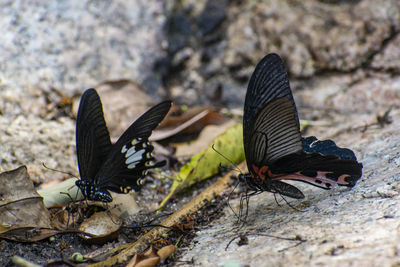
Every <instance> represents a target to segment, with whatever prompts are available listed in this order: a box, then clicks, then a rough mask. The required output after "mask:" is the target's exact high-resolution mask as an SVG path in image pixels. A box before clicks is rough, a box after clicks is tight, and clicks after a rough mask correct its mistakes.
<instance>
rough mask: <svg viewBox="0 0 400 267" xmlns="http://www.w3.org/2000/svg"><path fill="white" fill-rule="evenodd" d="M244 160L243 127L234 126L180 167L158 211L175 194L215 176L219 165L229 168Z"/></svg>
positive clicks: (239, 125)
mask: <svg viewBox="0 0 400 267" xmlns="http://www.w3.org/2000/svg"><path fill="white" fill-rule="evenodd" d="M212 145H214V149H215V150H216V151H218V152H219V153H220V154H222V155H224V156H225V157H227V158H228V159H230V160H229V161H228V160H227V159H225V158H224V157H222V156H221V155H220V154H219V153H217V152H216V151H215V150H214V149H213V148H212ZM244 159H245V156H244V148H243V127H242V125H241V124H235V125H233V126H231V127H229V128H228V129H227V130H226V131H225V132H224V133H222V134H220V135H219V136H218V137H217V138H215V139H214V140H213V141H212V142H211V143H210V144H209V146H208V147H207V148H206V149H205V150H203V151H201V152H200V153H198V154H196V155H194V156H193V157H192V158H191V159H190V160H189V161H188V162H187V163H186V164H185V165H183V166H182V168H181V169H180V171H179V173H178V175H177V177H176V178H175V179H174V182H173V184H172V186H171V189H170V193H169V194H168V196H166V197H165V198H164V200H163V201H162V202H161V204H160V206H159V209H161V208H162V207H163V206H164V205H165V204H166V203H167V201H168V200H169V199H170V198H171V197H172V196H173V195H174V194H175V193H177V192H179V191H181V190H183V189H185V188H188V187H190V186H192V185H194V184H195V183H197V182H199V181H202V180H205V179H207V178H210V177H211V176H213V175H215V174H217V173H218V172H219V169H220V166H221V165H222V166H231V165H232V163H239V162H241V161H243V160H244Z"/></svg>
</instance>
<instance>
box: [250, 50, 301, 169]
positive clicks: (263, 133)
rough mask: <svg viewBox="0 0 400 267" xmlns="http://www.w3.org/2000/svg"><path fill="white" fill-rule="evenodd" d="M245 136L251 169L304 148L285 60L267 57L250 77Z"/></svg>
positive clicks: (272, 56)
mask: <svg viewBox="0 0 400 267" xmlns="http://www.w3.org/2000/svg"><path fill="white" fill-rule="evenodd" d="M243 136H244V148H245V153H246V160H247V164H248V167H249V170H251V169H252V165H253V164H256V165H257V166H261V165H269V164H271V163H273V162H274V161H275V160H277V159H279V158H281V157H284V156H286V155H289V154H292V153H296V152H298V151H301V149H302V144H301V135H300V130H299V120H298V116H297V110H296V106H295V104H294V100H293V96H292V92H291V90H290V85H289V80H288V76H287V73H286V70H285V67H284V65H283V62H282V60H281V59H280V57H279V56H278V55H276V54H269V55H267V56H266V57H264V58H263V59H262V60H261V61H260V63H259V64H258V65H257V66H256V69H255V71H254V73H253V75H252V77H251V79H250V82H249V86H248V89H247V94H246V100H245V105H244V118H243Z"/></svg>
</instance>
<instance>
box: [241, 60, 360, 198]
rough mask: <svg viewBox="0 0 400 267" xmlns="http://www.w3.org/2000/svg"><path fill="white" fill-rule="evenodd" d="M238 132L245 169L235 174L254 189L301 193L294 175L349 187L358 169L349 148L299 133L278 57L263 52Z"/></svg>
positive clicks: (298, 195) (314, 182)
mask: <svg viewBox="0 0 400 267" xmlns="http://www.w3.org/2000/svg"><path fill="white" fill-rule="evenodd" d="M243 138H244V150H245V155H246V161H247V167H248V170H249V174H241V175H240V176H239V179H240V180H241V181H243V182H245V183H246V184H247V185H248V187H249V188H250V189H252V190H254V191H255V192H256V193H257V192H263V191H268V192H273V193H279V194H282V195H285V196H288V197H292V198H304V195H303V193H302V192H301V191H300V190H299V189H297V188H296V187H294V186H293V185H290V184H287V183H284V182H282V181H281V180H297V181H302V182H306V183H309V184H311V185H314V186H317V187H320V188H323V189H330V188H331V187H332V186H333V185H334V184H338V185H342V186H347V187H353V186H354V185H355V184H356V182H357V180H358V179H360V177H361V175H362V171H361V170H362V164H361V163H359V162H357V158H356V156H355V155H354V152H353V151H351V150H350V149H347V148H340V147H338V146H336V144H335V143H334V142H333V141H331V140H325V141H319V140H318V139H317V138H316V137H314V136H311V137H306V138H304V137H302V136H301V134H300V123H299V118H298V115H297V110H296V104H295V103H294V99H293V95H292V91H291V89H290V85H289V79H288V75H287V73H286V70H285V66H284V64H283V61H282V59H281V58H280V57H279V56H278V55H277V54H269V55H267V56H265V57H264V58H263V59H262V60H261V61H260V62H259V63H258V65H257V66H256V68H255V70H254V73H253V75H252V76H251V79H250V82H249V85H248V88H247V93H246V99H245V103H244V116H243Z"/></svg>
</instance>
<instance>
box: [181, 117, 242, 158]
mask: <svg viewBox="0 0 400 267" xmlns="http://www.w3.org/2000/svg"><path fill="white" fill-rule="evenodd" d="M234 124H236V123H235V121H234V120H230V121H227V122H225V123H224V124H220V125H207V126H206V127H204V129H203V130H202V131H201V133H200V135H199V136H198V137H197V138H196V140H194V141H192V142H189V143H180V144H174V147H175V148H176V151H175V157H177V158H182V157H186V158H187V157H188V156H192V155H195V154H197V153H199V152H200V151H202V150H204V149H206V148H207V147H208V146H209V144H210V143H211V142H212V140H214V139H215V138H216V137H217V136H218V135H220V134H222V133H224V132H225V131H226V130H227V129H228V128H229V127H231V126H232V125H234Z"/></svg>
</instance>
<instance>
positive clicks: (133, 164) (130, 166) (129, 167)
mask: <svg viewBox="0 0 400 267" xmlns="http://www.w3.org/2000/svg"><path fill="white" fill-rule="evenodd" d="M136 163H137V162H134V163H132V164H129V165H128V167H127V168H128V169H133V168H135V167H136Z"/></svg>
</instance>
